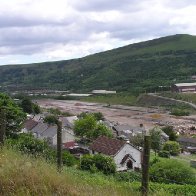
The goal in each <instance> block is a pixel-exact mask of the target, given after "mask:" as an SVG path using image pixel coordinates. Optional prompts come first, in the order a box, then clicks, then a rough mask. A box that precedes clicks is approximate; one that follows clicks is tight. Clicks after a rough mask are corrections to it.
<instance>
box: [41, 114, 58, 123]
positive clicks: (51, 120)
mask: <svg viewBox="0 0 196 196" xmlns="http://www.w3.org/2000/svg"><path fill="white" fill-rule="evenodd" d="M44 122H45V123H48V124H57V123H58V119H57V117H56V116H54V115H48V116H46V117H45V118H44Z"/></svg>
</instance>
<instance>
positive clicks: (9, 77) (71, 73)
mask: <svg viewBox="0 0 196 196" xmlns="http://www.w3.org/2000/svg"><path fill="white" fill-rule="evenodd" d="M195 74H196V36H193V35H188V34H177V35H171V36H167V37H162V38H157V39H154V40H149V41H144V42H140V43H134V44H130V45H127V46H123V47H120V48H115V49H112V50H109V51H105V52H100V53H96V54H92V55H88V56H86V57H82V58H78V59H71V60H62V61H52V62H43V63H33V64H21V65H5V66H0V85H1V86H8V87H9V86H10V85H11V86H14V85H15V87H21V88H55V89H64V90H72V91H83V92H87V91H90V90H93V89H101V88H102V89H112V90H117V91H130V92H144V91H146V90H147V91H149V92H150V91H153V90H156V89H157V88H158V86H159V85H164V86H168V87H169V86H170V85H171V84H172V83H173V82H174V81H176V82H184V81H188V82H189V81H190V79H189V78H190V76H191V75H195Z"/></svg>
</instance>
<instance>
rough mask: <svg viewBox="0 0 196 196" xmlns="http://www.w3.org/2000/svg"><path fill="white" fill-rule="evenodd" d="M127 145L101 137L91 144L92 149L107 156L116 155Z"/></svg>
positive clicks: (123, 142)
mask: <svg viewBox="0 0 196 196" xmlns="http://www.w3.org/2000/svg"><path fill="white" fill-rule="evenodd" d="M125 144H126V142H125V141H122V140H118V139H112V138H108V137H105V136H100V137H98V138H97V139H96V140H95V141H94V142H93V143H92V144H91V146H90V149H91V150H93V151H96V152H99V153H103V154H105V155H115V154H116V153H117V152H118V151H119V150H120V149H121V148H122V147H123V146H124V145H125Z"/></svg>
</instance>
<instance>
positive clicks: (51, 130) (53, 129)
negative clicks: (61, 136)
mask: <svg viewBox="0 0 196 196" xmlns="http://www.w3.org/2000/svg"><path fill="white" fill-rule="evenodd" d="M56 134H57V126H56V125H49V126H48V128H47V129H46V130H45V131H44V132H42V134H41V135H42V136H43V137H47V138H53V137H54V136H55V135H56Z"/></svg>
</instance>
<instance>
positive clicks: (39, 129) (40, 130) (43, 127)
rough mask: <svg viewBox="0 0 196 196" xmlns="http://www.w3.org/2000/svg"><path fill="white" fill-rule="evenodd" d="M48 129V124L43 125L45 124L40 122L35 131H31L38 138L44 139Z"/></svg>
mask: <svg viewBox="0 0 196 196" xmlns="http://www.w3.org/2000/svg"><path fill="white" fill-rule="evenodd" d="M47 128H48V124H47V123H43V122H38V124H37V125H36V126H35V127H33V129H31V130H29V131H30V132H31V133H32V134H33V135H34V136H35V137H36V138H41V139H43V137H42V133H43V132H44V131H45V130H46V129H47Z"/></svg>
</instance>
